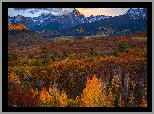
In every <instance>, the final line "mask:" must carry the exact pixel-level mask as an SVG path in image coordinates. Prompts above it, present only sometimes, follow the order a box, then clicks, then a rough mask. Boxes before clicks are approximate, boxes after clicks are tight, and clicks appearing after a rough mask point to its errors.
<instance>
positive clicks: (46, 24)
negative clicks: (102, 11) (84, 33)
mask: <svg viewBox="0 0 154 114" xmlns="http://www.w3.org/2000/svg"><path fill="white" fill-rule="evenodd" d="M104 18H111V16H105V15H99V16H91V17H85V16H84V15H83V14H81V13H80V12H79V11H78V10H76V9H75V8H74V9H73V11H72V12H70V13H68V14H67V15H65V14H64V15H60V16H55V15H52V14H51V13H49V14H47V15H45V14H42V15H40V16H38V17H33V18H31V17H24V16H22V15H19V14H18V15H17V16H14V17H10V16H8V23H9V24H18V23H20V24H24V25H25V26H26V27H27V28H29V29H30V30H33V31H36V30H62V29H66V28H70V27H73V26H76V25H78V24H83V23H91V22H95V21H98V20H101V19H104Z"/></svg>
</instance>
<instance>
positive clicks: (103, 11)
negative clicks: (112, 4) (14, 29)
mask: <svg viewBox="0 0 154 114" xmlns="http://www.w3.org/2000/svg"><path fill="white" fill-rule="evenodd" d="M12 9H13V10H14V12H17V13H18V12H19V13H22V14H24V12H26V13H27V15H28V13H29V14H36V15H40V14H41V13H42V12H44V13H52V14H55V15H63V14H68V13H69V12H71V11H72V10H73V8H12ZM76 9H77V10H78V11H79V12H80V13H82V14H83V15H84V16H86V17H89V16H91V15H94V16H97V15H108V16H117V15H123V14H124V13H126V11H127V10H128V9H129V8H76ZM11 12H13V11H12V10H11Z"/></svg>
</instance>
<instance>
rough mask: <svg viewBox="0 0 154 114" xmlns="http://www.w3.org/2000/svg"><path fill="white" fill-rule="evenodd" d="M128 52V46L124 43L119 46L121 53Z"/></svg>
mask: <svg viewBox="0 0 154 114" xmlns="http://www.w3.org/2000/svg"><path fill="white" fill-rule="evenodd" d="M125 50H126V46H125V44H124V43H123V42H121V43H120V44H119V45H118V51H119V52H124V51H125Z"/></svg>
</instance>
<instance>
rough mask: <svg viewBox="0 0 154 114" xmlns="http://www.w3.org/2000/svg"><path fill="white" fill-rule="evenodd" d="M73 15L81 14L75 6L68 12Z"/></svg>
mask: <svg viewBox="0 0 154 114" xmlns="http://www.w3.org/2000/svg"><path fill="white" fill-rule="evenodd" d="M70 13H71V14H73V15H83V14H82V13H80V12H79V11H78V10H77V9H76V8H74V9H73V11H72V12H70Z"/></svg>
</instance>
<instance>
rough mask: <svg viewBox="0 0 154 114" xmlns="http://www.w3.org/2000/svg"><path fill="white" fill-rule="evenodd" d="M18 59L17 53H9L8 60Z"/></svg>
mask: <svg viewBox="0 0 154 114" xmlns="http://www.w3.org/2000/svg"><path fill="white" fill-rule="evenodd" d="M17 59H18V55H17V54H9V55H8V61H9V62H10V61H13V60H17Z"/></svg>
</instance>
